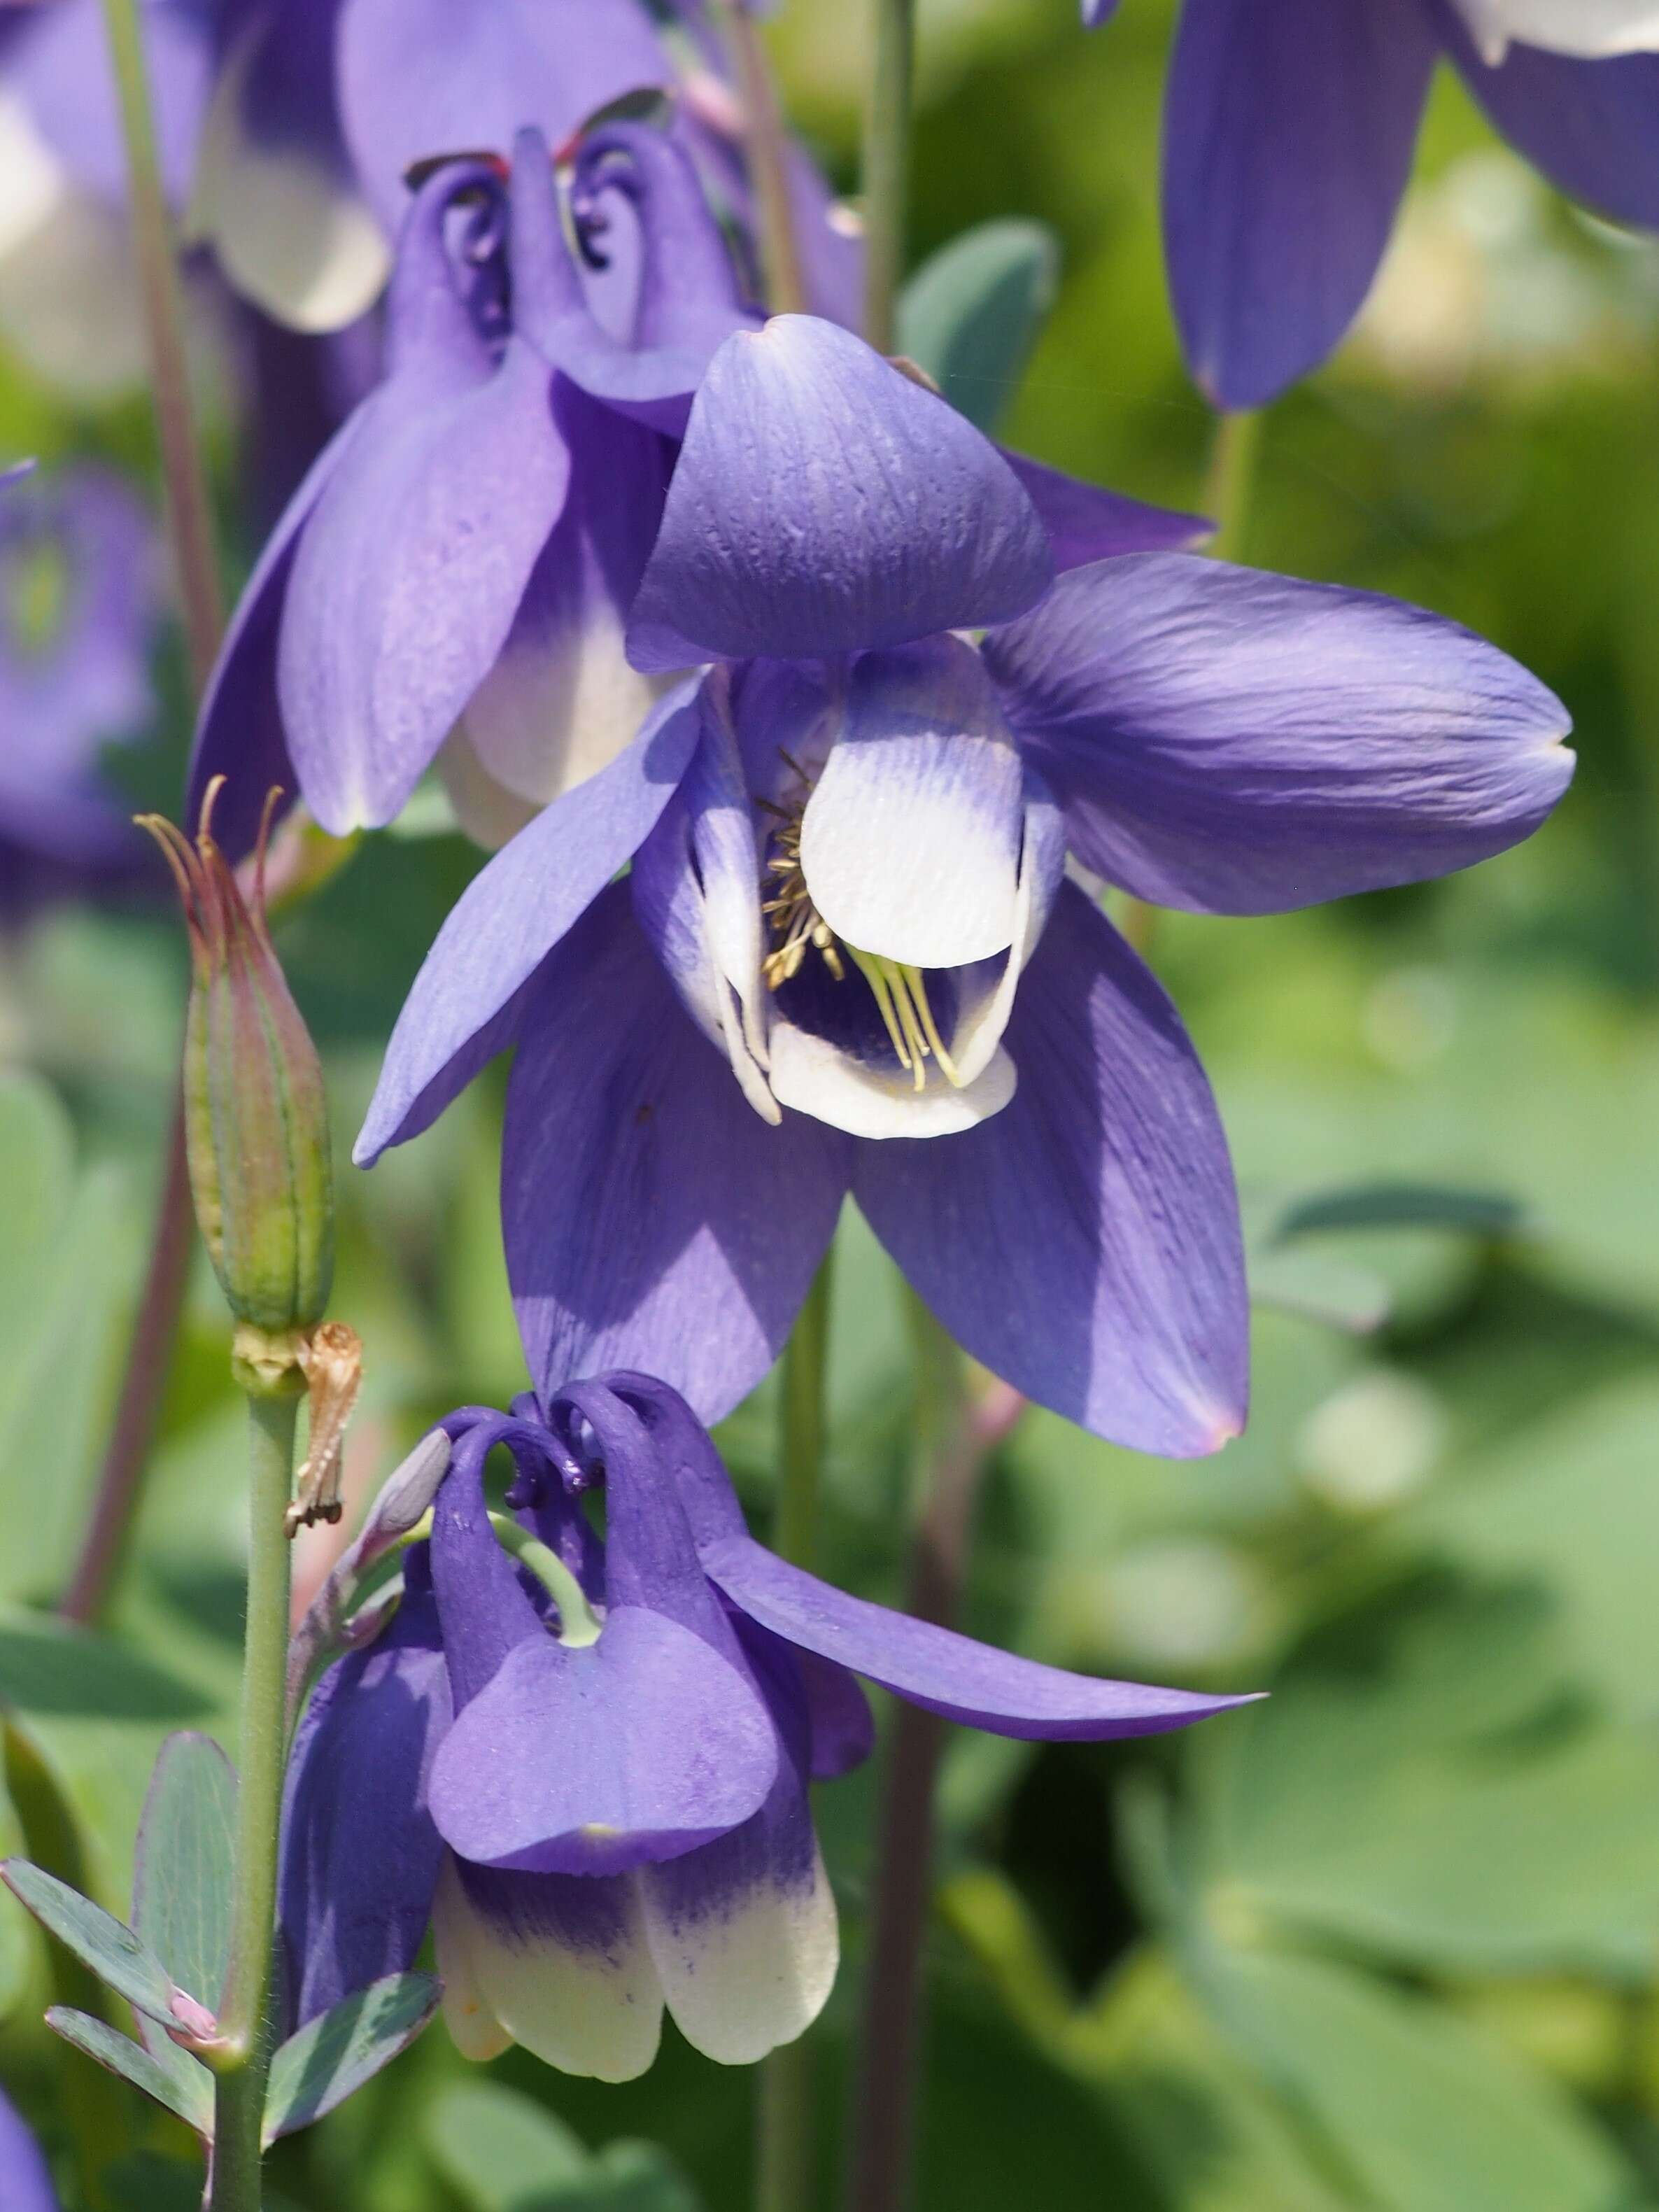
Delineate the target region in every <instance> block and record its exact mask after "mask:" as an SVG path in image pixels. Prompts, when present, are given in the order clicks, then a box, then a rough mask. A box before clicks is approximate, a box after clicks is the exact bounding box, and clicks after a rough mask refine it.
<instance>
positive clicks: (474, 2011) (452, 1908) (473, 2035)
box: [432, 1851, 513, 2066]
mask: <svg viewBox="0 0 1659 2212" xmlns="http://www.w3.org/2000/svg"><path fill="white" fill-rule="evenodd" d="M432 1933H433V1937H434V1940H435V1942H436V1945H437V1952H438V1976H439V1978H440V1980H441V1982H442V1984H443V2010H444V2026H445V2027H447V2029H448V2030H449V2039H450V2041H451V2042H452V2043H453V2045H454V2046H455V2048H456V2050H457V2051H459V2052H460V2054H461V2056H462V2057H463V2058H471V2059H472V2060H473V2061H474V2062H475V2063H477V2064H478V2065H481V2066H482V2065H485V2064H487V2063H489V2060H490V2059H492V2058H499V2057H501V2053H502V2051H507V2050H510V2049H511V2048H512V2045H513V2038H512V2037H511V2036H510V2035H509V2034H508V2033H507V2030H506V2029H505V2028H504V2027H502V2026H501V2022H500V2021H498V2020H497V2019H496V2017H495V2014H494V2013H493V2012H491V2010H490V2009H489V2004H488V2002H486V2000H485V1997H484V1994H483V1989H482V1988H481V1987H480V1985H479V1982H478V1977H477V1971H476V1969H475V1967H474V1965H473V1959H472V1916H471V1912H470V1911H468V1910H467V1904H466V1899H465V1896H464V1895H463V1893H462V1891H461V1885H460V1879H459V1876H458V1875H457V1874H456V1872H455V1862H454V1859H453V1857H452V1856H451V1854H450V1853H449V1852H447V1851H446V1852H445V1853H444V1857H443V1864H442V1866H441V1868H440V1869H439V1871H438V1887H437V1893H436V1894H435V1897H434V1899H433V1903H432Z"/></svg>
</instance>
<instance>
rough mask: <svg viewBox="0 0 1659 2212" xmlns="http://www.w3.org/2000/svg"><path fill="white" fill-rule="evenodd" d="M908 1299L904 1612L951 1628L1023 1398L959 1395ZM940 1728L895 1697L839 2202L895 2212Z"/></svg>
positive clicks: (930, 1328) (908, 2121)
mask: <svg viewBox="0 0 1659 2212" xmlns="http://www.w3.org/2000/svg"><path fill="white" fill-rule="evenodd" d="M908 1304H909V1309H910V1316H911V1328H912V1334H913V1337H914V1340H915V1352H916V1496H917V1517H916V1522H915V1535H914V1537H913V1539H912V1542H911V1549H910V1569H909V1579H908V1588H907V1589H906V1592H905V1601H904V1604H905V1611H906V1612H907V1613H909V1614H911V1615H912V1616H913V1617H914V1618H915V1619H916V1620H927V1621H932V1622H933V1623H935V1624H936V1625H937V1626H939V1627H941V1628H949V1627H951V1626H952V1625H953V1624H954V1621H955V1618H956V1614H957V1607H958V1605H959V1603H960V1600H961V1595H962V1584H963V1576H964V1574H965V1573H966V1571H967V1565H968V1553H969V1544H970V1541H971V1534H972V1527H973V1516H974V1510H975V1505H976V1504H977V1503H978V1498H979V1492H980V1486H981V1480H982V1479H983V1477H984V1474H985V1470H986V1468H987V1466H988V1465H989V1463H990V1460H991V1456H992V1455H993V1453H994V1451H995V1449H996V1448H997V1446H998V1444H1000V1443H1001V1441H1002V1439H1003V1438H1004V1437H1006V1435H1007V1434H1008V1431H1010V1430H1011V1429H1012V1426H1013V1425H1014V1423H1015V1422H1016V1421H1017V1420H1018V1419H1019V1416H1020V1414H1021V1413H1023V1412H1024V1407H1025V1401H1024V1399H1023V1398H1021V1397H1020V1395H1019V1394H1018V1392H1017V1391H1014V1390H1012V1389H1009V1388H1008V1386H1007V1385H1006V1383H997V1384H995V1385H994V1386H993V1388H992V1390H991V1391H990V1393H989V1394H988V1395H987V1396H986V1397H985V1398H983V1399H982V1400H981V1401H979V1402H978V1403H975V1401H973V1400H972V1399H970V1397H969V1395H968V1391H967V1388H966V1376H965V1373H964V1363H963V1356H962V1353H961V1352H959V1351H958V1350H957V1346H956V1345H955V1344H954V1343H953V1342H952V1340H951V1338H950V1337H949V1335H947V1334H946V1333H945V1330H944V1329H943V1328H940V1326H939V1323H938V1322H936V1321H935V1320H934V1319H933V1316H932V1315H931V1314H930V1313H929V1312H928V1310H927V1308H926V1306H924V1305H923V1304H922V1303H921V1299H920V1298H918V1297H916V1296H915V1292H914V1291H911V1292H910V1293H908ZM944 1749H945V1723H944V1722H943V1721H942V1720H941V1719H940V1718H939V1715H938V1714H937V1713H932V1712H927V1711H922V1710H921V1707H919V1706H915V1705H901V1706H900V1707H899V1709H898V1711H897V1712H896V1715H895V1718H894V1723H893V1729H892V1734H891V1736H890V1739H889V1741H888V1746H887V1753H886V1762H885V1771H884V1778H883V1783H882V1792H881V1806H880V1812H879V1814H878V1832H877V1841H876V1887H875V1910H874V1917H873V1919H872V1925H871V1934H870V1955H869V1964H868V1966H867V1969H866V1973H867V1979H866V1984H865V2018H864V2033H863V2035H862V2037H861V2038H860V2063H859V2071H858V2078H857V2085H856V2105H855V2111H854V2136H853V2158H852V2164H851V2166H850V2167H849V2169H848V2177H847V2191H846V2197H845V2200H844V2201H845V2203H846V2204H847V2207H848V2212H902V2207H903V2206H904V2205H906V2204H907V2203H908V2202H909V2200H910V2195H911V2169H912V2164H913V2158H914V2143H915V2103H916V2091H917V2088H918V2087H919V2086H920V2083H919V2077H918V2067H917V2051H918V2045H919V2041H920V2033H919V2031H920V2027H921V1954H922V1945H923V1939H924V1937H925V1935H926V1931H927V1908H928V1898H929V1894H930V1892H931V1889H932V1885H933V1792H934V1785H935V1784H936V1782H937V1780H938V1777H939V1760H940V1759H941V1757H942V1756H943V1753H944Z"/></svg>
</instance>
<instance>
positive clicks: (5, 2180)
mask: <svg viewBox="0 0 1659 2212" xmlns="http://www.w3.org/2000/svg"><path fill="white" fill-rule="evenodd" d="M0 2203H3V2204H4V2205H5V2207H6V2212H58V2191H56V2190H55V2189H54V2188H53V2187H52V2174H51V2172H50V2171H49V2169H48V2167H47V2165H46V2157H45V2155H44V2154H43V2153H42V2151H41V2148H40V2144H39V2143H38V2142H36V2141H35V2139H34V2136H33V2130H31V2129H30V2128H29V2127H28V2126H27V2124H25V2122H24V2121H23V2120H22V2118H21V2117H20V2116H19V2114H18V2112H17V2111H16V2109H15V2106H13V2105H12V2103H11V2101H10V2100H9V2098H7V2097H5V2096H4V2095H3V2094H0Z"/></svg>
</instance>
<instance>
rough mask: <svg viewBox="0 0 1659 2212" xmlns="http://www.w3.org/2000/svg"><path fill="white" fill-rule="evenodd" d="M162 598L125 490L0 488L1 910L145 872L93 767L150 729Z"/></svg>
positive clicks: (155, 564) (59, 481)
mask: <svg viewBox="0 0 1659 2212" xmlns="http://www.w3.org/2000/svg"><path fill="white" fill-rule="evenodd" d="M160 614H161V569H160V561H159V555H158V550H157V546H156V543H155V532H154V529H153V526H152V525H151V522H150V519H149V516H148V515H147V514H146V513H145V511H144V509H143V507H142V505H141V504H140V503H139V501H138V500H137V498H136V497H135V496H134V495H133V494H132V493H131V491H129V490H128V489H127V488H126V486H125V484H124V483H122V482H121V481H120V479H119V478H118V477H114V476H112V475H110V474H109V473H108V472H107V471H104V470H101V469H97V468H92V467H82V468H77V469H76V470H73V471H65V472H64V473H63V474H61V475H53V476H52V477H41V476H37V477H33V479H32V480H29V481H26V482H15V481H11V480H9V479H0V731H3V732H4V741H3V743H0V908H3V909H4V910H7V911H9V912H13V913H15V912H16V911H17V910H18V909H19V908H23V907H27V906H29V905H32V904H33V903H35V902H38V901H39V900H40V899H43V898H46V897H51V896H61V895H64V894H65V893H70V892H75V891H80V890H97V889H99V888H100V887H102V888H112V887H114V886H116V885H118V884H121V883H123V882H124V881H125V880H127V879H129V878H132V877H134V876H136V875H137V873H138V872H140V871H141V870H143V869H145V868H147V866H148V861H147V854H146V849H145V846H144V841H143V838H142V836H139V834H138V833H137V830H135V829H134V828H133V826H132V823H131V820H130V818H129V810H128V809H127V808H126V807H125V806H124V805H122V804H121V803H120V802H119V800H118V799H117V797H116V796H115V794H114V793H112V791H111V790H110V789H109V788H108V787H106V784H105V783H104V782H103V781H101V780H100V776H99V773H98V759H99V755H100V751H101V750H103V749H104V747H106V745H110V744H118V743H121V742H123V741H125V740H126V739H129V738H134V737H136V736H137V735H139V734H140V733H141V732H142V731H143V728H144V726H145V725H146V723H147V722H148V720H149V716H150V714H151V711H152V707H153V702H152V698H151V694H150V688H149V651H150V647H151V643H152V641H153V639H154V636H155V625H156V623H157V621H158V619H159V617H160Z"/></svg>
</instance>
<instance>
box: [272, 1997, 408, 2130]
mask: <svg viewBox="0 0 1659 2212" xmlns="http://www.w3.org/2000/svg"><path fill="white" fill-rule="evenodd" d="M437 2002H438V1984H437V1982H436V1981H435V1979H434V1978H433V1977H432V1976H431V1975H430V1974H386V1975H384V1976H383V1977H382V1978H381V1979H380V1980H379V1981H378V1982H371V1983H370V1984H369V1985H368V1988H367V1989H366V1990H356V1991H355V1992H354V1993H353V1994H352V1995H351V1996H349V1997H343V1998H342V1999H341V2001H340V2002H339V2003H338V2004H337V2005H335V2006H333V2007H332V2008H331V2009H330V2010H329V2011H327V2012H325V2013H324V2014H322V2015H320V2016H319V2018H318V2019H316V2020H313V2021H307V2024H306V2026H305V2027H302V2028H301V2030H300V2032H299V2033H298V2034H297V2035H293V2036H290V2037H289V2039H288V2041H287V2042H286V2043H285V2044H283V2046H282V2048H281V2050H280V2051H278V2052H277V2053H276V2057H275V2059H274V2060H273V2061H272V2063H271V2069H270V2088H269V2090H268V2091H267V2093H266V2096H265V2119H264V2139H265V2142H267V2143H272V2142H276V2138H277V2136H285V2135H292V2134H293V2133H294V2131H295V2129H296V2128H304V2127H309V2126H310V2124H311V2123H312V2121H313V2120H319V2119H321V2118H322V2116H323V2114H324V2113H325V2112H332V2111H333V2109H334V2107H335V2106H336V2105H337V2104H339V2103H340V2102H341V2101H342V2100H343V2099H344V2098H346V2097H349V2095H350V2094H351V2093H352V2091H353V2090H354V2089H357V2088H360V2087H362V2084H363V2083H364V2082H365V2081H368V2080H369V2079H370V2077H371V2076H372V2075H375V2074H378V2073H379V2072H380V2069H381V2068H382V2067H383V2066H387V2065H390V2063H392V2060H393V2059H394V2058H395V2057H397V2056H398V2052H399V2051H404V2050H405V2049H407V2047H408V2046H409V2045H410V2044H411V2043H413V2041H414V2040H415V2039H416V2036H417V2035H418V2034H419V2033H420V2032H421V2030H422V2028H423V2027H425V2026H426V2024H427V2022H428V2021H429V2020H430V2019H431V2017H432V2015H433V2012H434V2009H435V2007H436V2005H437Z"/></svg>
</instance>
